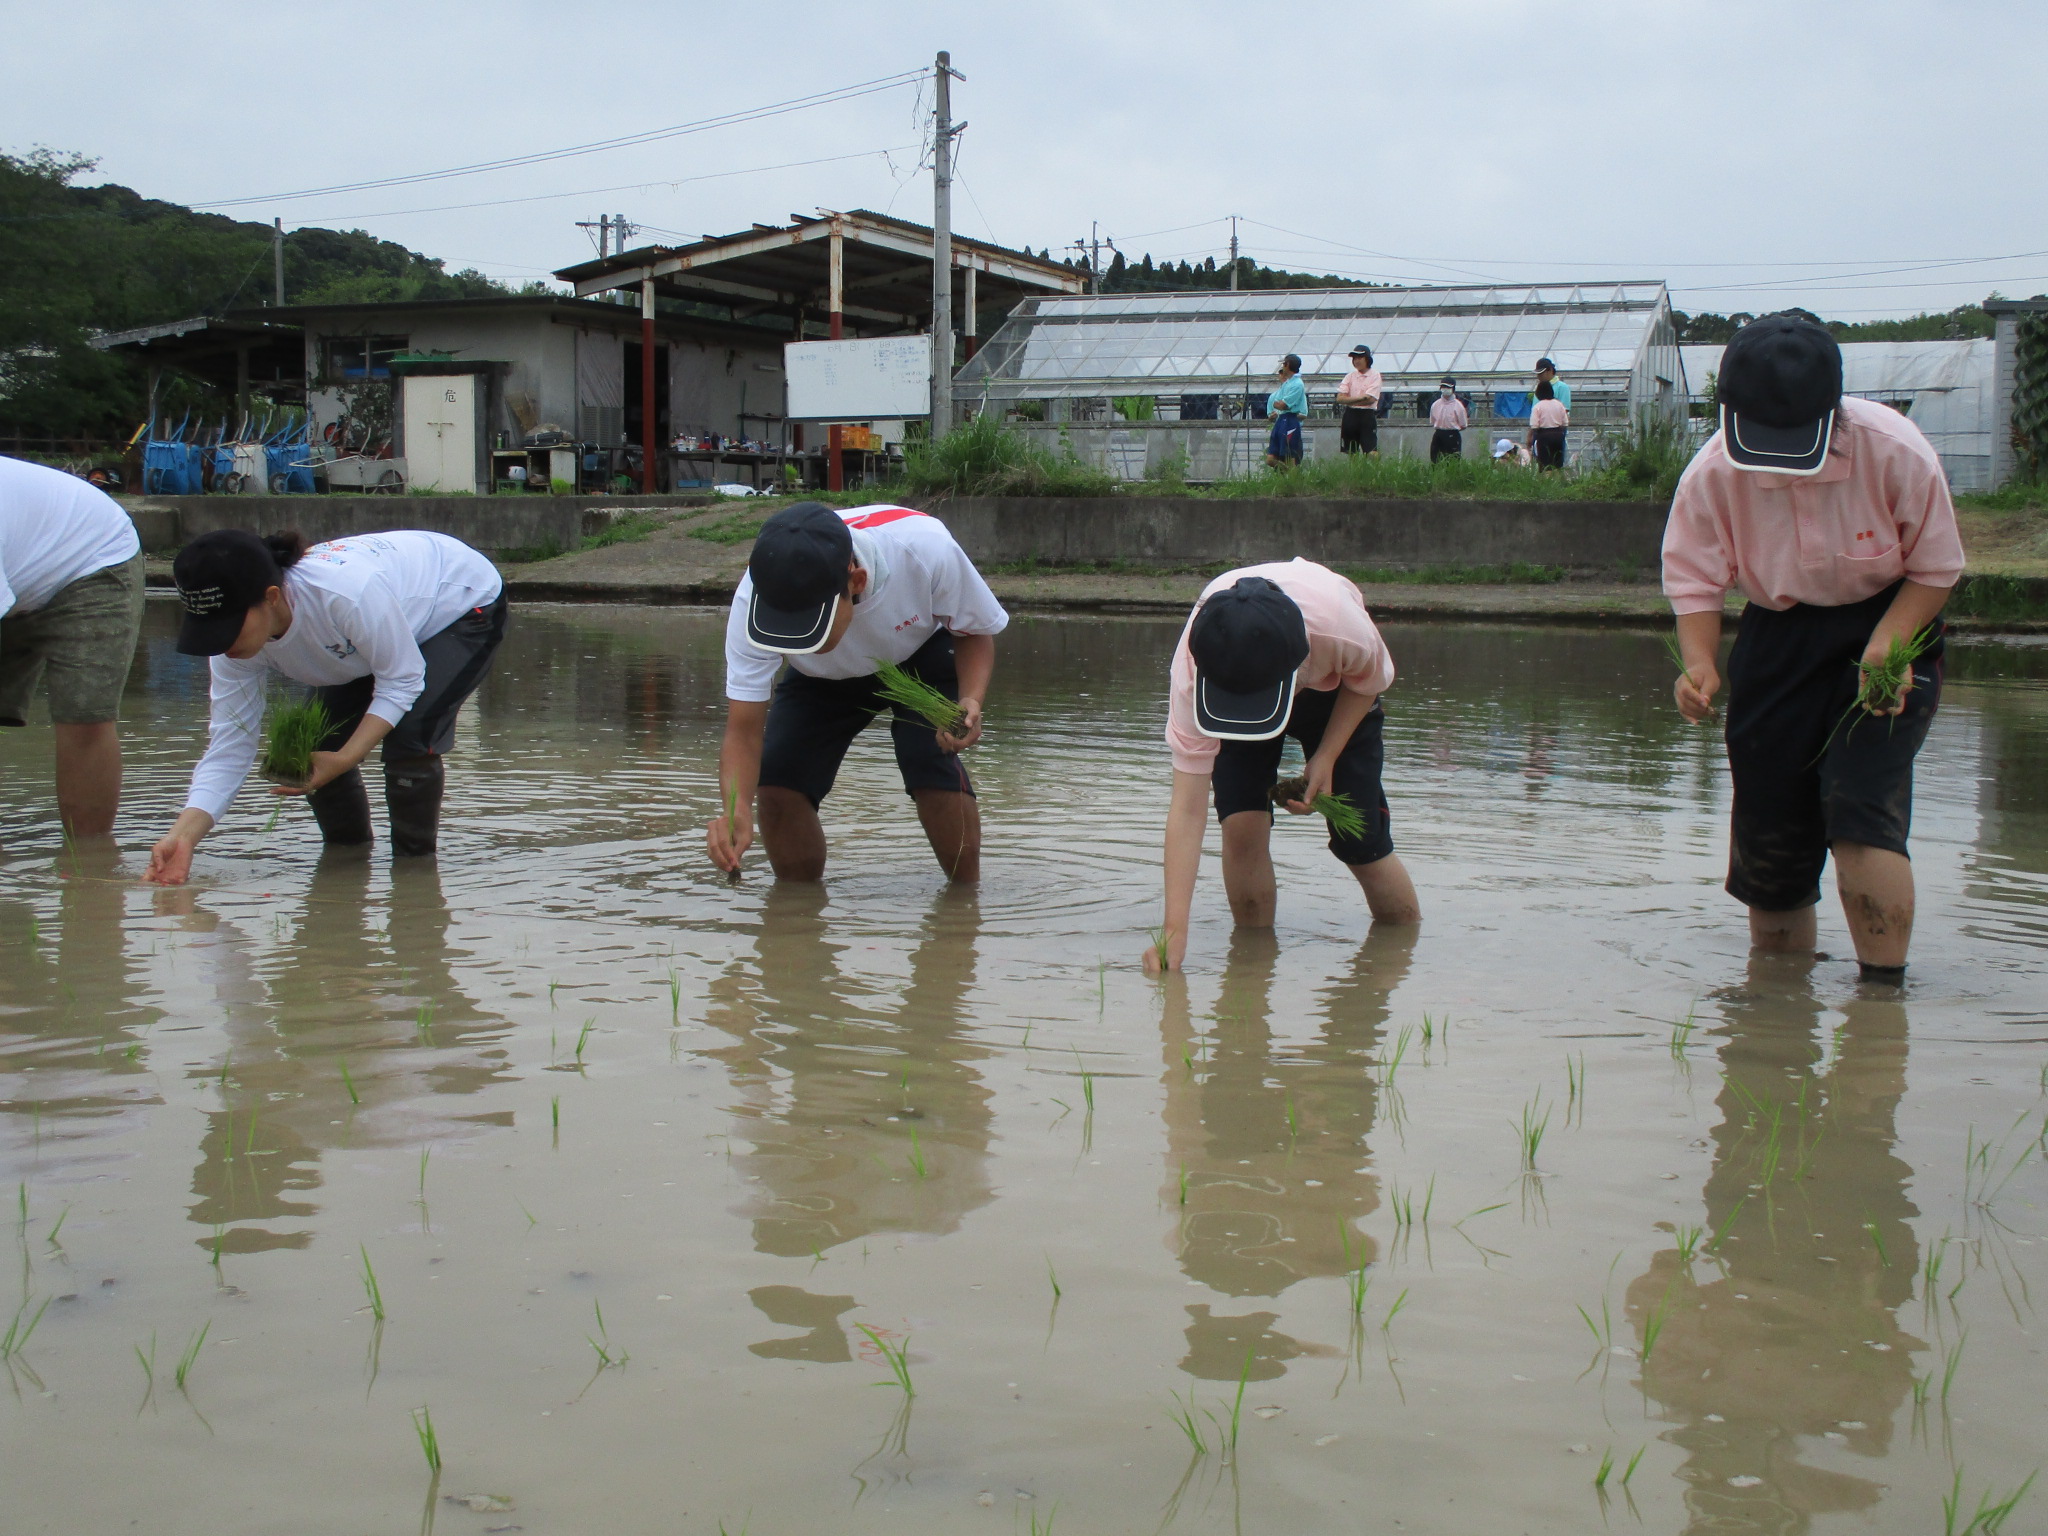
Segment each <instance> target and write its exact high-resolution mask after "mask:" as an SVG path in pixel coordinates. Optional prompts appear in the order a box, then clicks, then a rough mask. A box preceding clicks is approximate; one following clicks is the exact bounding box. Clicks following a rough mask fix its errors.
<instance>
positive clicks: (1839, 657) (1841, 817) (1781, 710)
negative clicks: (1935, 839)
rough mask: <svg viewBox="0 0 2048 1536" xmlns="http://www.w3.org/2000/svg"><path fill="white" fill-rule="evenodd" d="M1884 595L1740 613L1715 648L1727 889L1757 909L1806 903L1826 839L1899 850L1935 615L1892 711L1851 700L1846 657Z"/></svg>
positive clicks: (1932, 686) (1931, 701)
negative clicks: (1878, 711) (1721, 690)
mask: <svg viewBox="0 0 2048 1536" xmlns="http://www.w3.org/2000/svg"><path fill="white" fill-rule="evenodd" d="M1897 592H1898V586H1897V585H1894V586H1892V587H1890V588H1888V589H1886V590H1885V591H1883V592H1880V593H1878V594H1877V595H1876V596H1875V597H1872V598H1868V599H1866V600H1864V601H1863V602H1860V603H1849V604H1845V605H1844V606H1842V607H1840V608H1815V607H1809V606H1807V605H1806V604H1803V603H1801V604H1795V605H1794V606H1793V607H1791V608H1787V609H1784V610H1783V611H1774V610H1772V609H1769V608H1763V607H1759V606H1758V605H1757V604H1755V603H1752V604H1750V605H1749V607H1747V608H1745V609H1744V610H1743V611H1742V622H1741V627H1740V628H1739V629H1738V630H1737V632H1736V636H1735V646H1734V649H1733V650H1732V651H1730V652H1729V655H1728V729H1727V740H1728V769H1729V773H1730V776H1731V777H1732V778H1733V779H1734V781H1735V814H1734V825H1733V828H1732V835H1731V836H1730V839H1729V853H1728V883H1727V890H1728V894H1729V895H1731V896H1733V897H1734V898H1735V899H1736V900H1737V901H1740V902H1742V903H1743V904H1744V905H1745V906H1750V907H1755V908H1757V909H1759V910H1760V911H1765V912H1791V911H1796V910H1798V909H1799V908H1802V907H1810V906H1812V905H1813V904H1814V903H1815V902H1817V901H1819V900H1820V876H1821V870H1822V868H1823V867H1824V866H1825V865H1826V863H1827V856H1828V850H1829V849H1830V848H1831V847H1833V846H1834V845H1835V844H1836V843H1838V842H1843V843H1861V844H1863V845H1865V846H1866V847H1870V848H1882V849H1885V850H1887V851H1889V852H1892V853H1899V854H1903V853H1905V852H1906V838H1907V834H1908V833H1909V832H1910V831H1911V830H1912V825H1913V759H1914V757H1915V756H1917V755H1918V753H1919V751H1920V747H1921V744H1922V743H1923V742H1925V741H1926V740H1927V731H1928V728H1929V727H1930V726H1931V725H1933V723H1934V716H1935V712H1936V711H1937V710H1938V709H1939V708H1940V707H1941V681H1942V653H1943V641H1942V638H1941V635H1942V622H1941V620H1940V619H1936V620H1935V621H1934V629H1935V640H1934V643H1933V645H1932V646H1931V647H1930V648H1929V649H1928V650H1927V651H1925V652H1924V653H1922V655H1921V656H1920V659H1919V660H1918V661H1916V662H1914V664H1913V690H1912V692H1910V693H1908V694H1907V695H1906V709H1905V713H1903V714H1900V715H1895V716H1884V715H1870V714H1866V713H1864V712H1863V710H1861V709H1859V708H1855V707H1854V705H1855V701H1856V693H1857V689H1858V687H1859V686H1860V684H1861V678H1860V674H1859V671H1858V666H1857V663H1858V662H1859V661H1860V660H1861V658H1862V655H1863V651H1864V648H1865V647H1866V646H1868V645H1869V644H1870V632H1871V631H1872V630H1873V629H1875V628H1876V627H1877V623H1878V621H1879V620H1880V619H1882V618H1883V617H1884V614H1885V610H1886V609H1887V608H1889V607H1890V606H1891V602H1892V598H1893V596H1894V595H1895V594H1896V593H1897Z"/></svg>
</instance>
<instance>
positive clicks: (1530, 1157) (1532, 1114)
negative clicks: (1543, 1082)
mask: <svg viewBox="0 0 2048 1536" xmlns="http://www.w3.org/2000/svg"><path fill="white" fill-rule="evenodd" d="M1508 1124H1510V1125H1514V1124H1515V1122H1514V1121H1512V1120H1510V1121H1509V1122H1508ZM1549 1129H1550V1111H1549V1110H1548V1109H1545V1108H1544V1107H1543V1090H1542V1089H1541V1088H1539V1089H1537V1090H1536V1097H1535V1098H1533V1099H1531V1100H1530V1101H1529V1102H1528V1103H1527V1104H1524V1105H1523V1106H1522V1121H1521V1124H1520V1125H1519V1126H1516V1127H1515V1131H1516V1136H1517V1137H1518V1139H1519V1140H1520V1142H1521V1145H1522V1167H1523V1168H1524V1169H1526V1170H1528V1171H1530V1172H1534V1171H1535V1168H1536V1153H1537V1151H1538V1150H1539V1149H1540V1148H1541V1147H1542V1145H1543V1137H1544V1134H1545V1133H1546V1132H1547V1131H1549Z"/></svg>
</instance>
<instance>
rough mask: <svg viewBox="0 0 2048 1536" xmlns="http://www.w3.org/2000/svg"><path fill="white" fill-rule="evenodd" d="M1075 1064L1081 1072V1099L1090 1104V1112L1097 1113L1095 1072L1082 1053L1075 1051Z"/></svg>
mask: <svg viewBox="0 0 2048 1536" xmlns="http://www.w3.org/2000/svg"><path fill="white" fill-rule="evenodd" d="M1074 1066H1075V1069H1076V1070H1078V1071H1079V1072H1080V1074H1081V1099H1082V1102H1083V1103H1085V1104H1086V1105H1087V1106H1088V1111H1087V1112H1088V1113H1089V1114H1091V1115H1092V1114H1094V1113H1095V1074H1094V1073H1092V1072H1090V1071H1089V1070H1088V1068H1087V1067H1086V1066H1085V1065H1083V1063H1082V1061H1081V1053H1080V1052H1079V1051H1076V1052H1074Z"/></svg>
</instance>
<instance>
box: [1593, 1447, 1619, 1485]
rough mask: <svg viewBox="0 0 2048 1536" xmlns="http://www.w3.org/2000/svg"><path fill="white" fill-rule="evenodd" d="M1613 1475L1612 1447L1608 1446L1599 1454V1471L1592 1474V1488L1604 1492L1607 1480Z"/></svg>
mask: <svg viewBox="0 0 2048 1536" xmlns="http://www.w3.org/2000/svg"><path fill="white" fill-rule="evenodd" d="M1613 1475H1614V1447H1613V1446H1611V1445H1610V1446H1609V1447H1607V1449H1606V1451H1604V1452H1603V1453H1602V1454H1601V1457H1600V1469H1599V1470H1598V1471H1597V1472H1595V1473H1594V1474H1593V1486H1594V1487H1595V1488H1598V1489H1600V1490H1602V1491H1603V1492H1604V1491H1605V1490H1606V1487H1607V1479H1608V1478H1610V1477H1612V1476H1613Z"/></svg>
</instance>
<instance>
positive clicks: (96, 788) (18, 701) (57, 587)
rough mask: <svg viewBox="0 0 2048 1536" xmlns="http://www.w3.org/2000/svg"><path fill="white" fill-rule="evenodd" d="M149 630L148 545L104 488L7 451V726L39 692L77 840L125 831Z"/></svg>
mask: <svg viewBox="0 0 2048 1536" xmlns="http://www.w3.org/2000/svg"><path fill="white" fill-rule="evenodd" d="M141 626H142V543H141V541H140V540H139V539H137V538H136V536H135V524H134V523H133V522H131V521H130V520H129V517H128V514H127V513H126V512H124V511H123V510H122V509H121V506H120V503H118V502H116V501H115V500H114V499H113V498H112V497H111V496H109V495H107V493H106V492H105V491H102V490H99V489H97V488H95V487H93V486H90V485H87V484H86V483H85V482H84V481H83V480H80V479H79V478H78V477H77V476H75V475H67V474H65V473H64V472H63V471H62V470H58V469H51V468H50V467H49V466H47V465H44V464H31V463H29V462H28V461H27V460H25V459H9V458H0V725H26V724H27V723H28V712H29V702H30V700H31V699H32V698H33V697H34V695H35V693H36V691H37V689H38V688H39V687H40V688H41V689H42V691H43V692H44V693H45V694H47V695H48V698H49V703H50V723H51V725H52V726H53V727H54V729H55V734H56V738H57V742H56V746H57V751H56V758H57V815H58V819H59V820H60V821H61V822H62V823H63V825H64V829H65V831H66V832H67V833H69V834H70V835H71V836H72V837H74V838H101V837H105V836H106V835H107V834H108V833H110V832H112V831H113V829H114V813H115V811H116V810H118V809H119V807H120V804H121V739H120V734H119V731H118V728H117V726H116V724H115V721H116V718H117V716H118V715H119V713H120V707H121V690H122V688H123V686H124V685H125V684H126V683H127V681H128V664H129V662H130V661H132V660H133V659H134V656H135V637H136V634H137V633H138V631H139V630H140V629H141Z"/></svg>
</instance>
